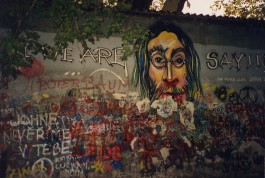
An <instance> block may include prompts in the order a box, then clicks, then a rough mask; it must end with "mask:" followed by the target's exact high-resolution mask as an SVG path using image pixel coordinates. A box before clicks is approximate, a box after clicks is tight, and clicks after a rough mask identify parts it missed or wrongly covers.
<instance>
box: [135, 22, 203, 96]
mask: <svg viewBox="0 0 265 178" xmlns="http://www.w3.org/2000/svg"><path fill="white" fill-rule="evenodd" d="M162 31H167V32H172V33H175V34H176V35H177V36H178V39H179V41H180V43H181V44H182V45H183V46H184V51H185V55H186V58H187V60H186V61H187V63H186V66H187V75H186V81H187V85H186V86H185V87H186V96H187V100H193V99H196V98H198V97H199V96H201V95H202V94H203V92H202V86H201V81H200V74H199V73H200V61H199V56H198V54H197V52H196V50H195V49H194V46H193V43H192V41H191V39H190V38H189V37H188V35H186V34H185V33H184V32H183V31H182V30H181V29H180V28H179V27H177V26H175V25H174V24H172V23H170V24H166V23H164V22H160V21H159V22H156V23H155V24H153V25H152V26H150V28H149V35H148V37H147V38H146V39H145V40H136V43H135V45H136V48H137V50H136V52H135V56H136V61H135V65H134V70H133V73H132V78H131V83H132V86H133V87H134V88H137V87H138V91H139V93H140V97H141V98H144V97H148V98H149V99H150V100H153V99H154V95H155V94H156V86H155V84H154V82H153V81H152V80H151V79H150V77H149V67H150V62H149V61H150V56H149V54H148V49H147V46H148V43H149V41H150V40H152V39H153V38H155V37H157V36H158V35H159V34H160V33H161V32H162Z"/></svg>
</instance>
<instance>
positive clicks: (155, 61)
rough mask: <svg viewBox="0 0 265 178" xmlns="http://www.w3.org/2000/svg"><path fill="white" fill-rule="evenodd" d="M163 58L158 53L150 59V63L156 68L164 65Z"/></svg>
mask: <svg viewBox="0 0 265 178" xmlns="http://www.w3.org/2000/svg"><path fill="white" fill-rule="evenodd" d="M165 61H166V60H165V59H163V58H162V57H161V56H160V55H158V56H154V57H152V59H151V62H152V64H153V65H154V66H155V67H156V68H162V67H164V66H165Z"/></svg>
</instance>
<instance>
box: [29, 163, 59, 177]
mask: <svg viewBox="0 0 265 178" xmlns="http://www.w3.org/2000/svg"><path fill="white" fill-rule="evenodd" d="M31 170H32V174H33V175H34V176H36V177H41V178H42V177H50V176H51V175H52V173H53V170H54V168H53V163H52V161H51V160H50V159H48V158H41V159H38V160H37V161H36V162H35V163H34V164H33V165H32V168H31Z"/></svg>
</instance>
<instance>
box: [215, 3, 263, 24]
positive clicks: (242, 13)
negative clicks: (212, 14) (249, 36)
mask: <svg viewBox="0 0 265 178" xmlns="http://www.w3.org/2000/svg"><path fill="white" fill-rule="evenodd" d="M212 9H213V10H215V11H217V10H220V9H223V10H224V12H225V14H224V15H225V16H231V17H242V18H254V19H258V20H265V1H264V0H215V2H214V5H213V6H212Z"/></svg>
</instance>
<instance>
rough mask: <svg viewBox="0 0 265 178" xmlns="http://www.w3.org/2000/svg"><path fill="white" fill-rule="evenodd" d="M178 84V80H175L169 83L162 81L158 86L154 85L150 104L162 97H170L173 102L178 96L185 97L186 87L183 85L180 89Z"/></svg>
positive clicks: (165, 80)
mask: <svg viewBox="0 0 265 178" xmlns="http://www.w3.org/2000/svg"><path fill="white" fill-rule="evenodd" d="M178 83H179V79H177V78H175V79H174V80H171V81H169V80H167V79H163V82H161V83H160V84H158V85H155V84H154V89H153V95H152V97H151V102H152V101H155V100H157V99H159V98H161V97H164V96H172V99H174V100H175V98H178V96H182V95H185V94H186V91H187V85H186V84H185V85H184V86H182V87H180V86H179V85H178ZM185 83H187V82H185Z"/></svg>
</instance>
